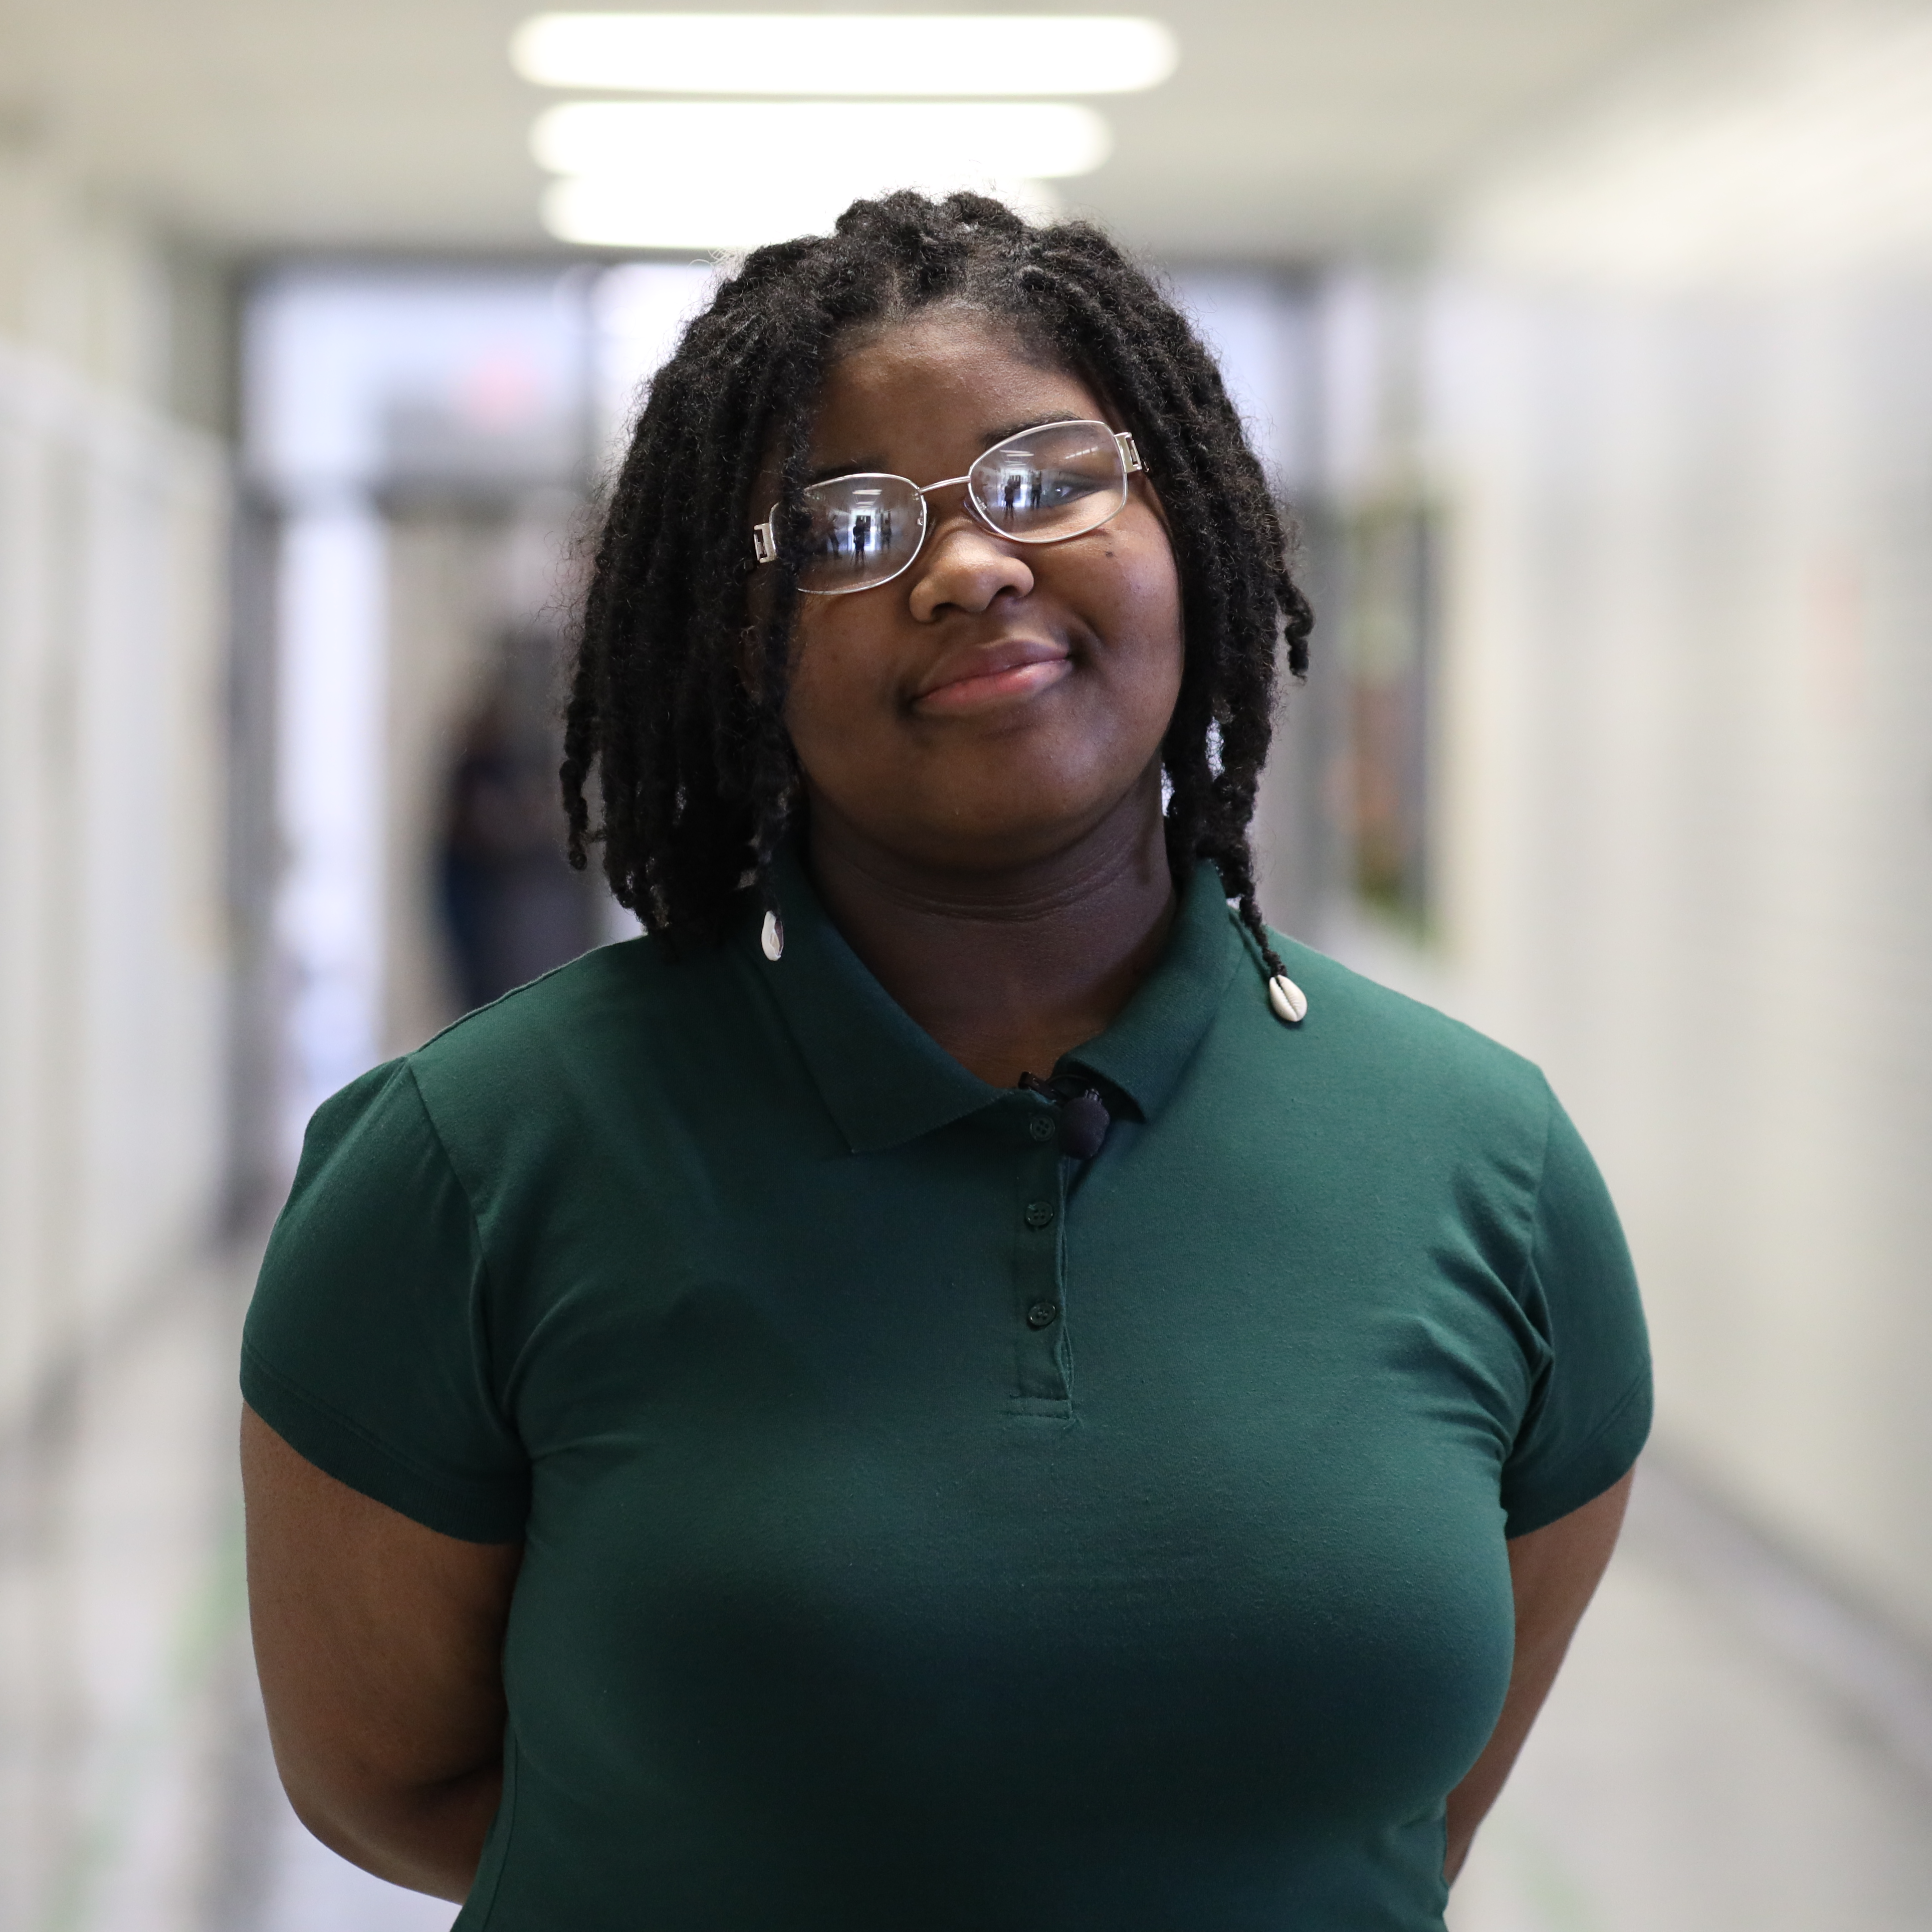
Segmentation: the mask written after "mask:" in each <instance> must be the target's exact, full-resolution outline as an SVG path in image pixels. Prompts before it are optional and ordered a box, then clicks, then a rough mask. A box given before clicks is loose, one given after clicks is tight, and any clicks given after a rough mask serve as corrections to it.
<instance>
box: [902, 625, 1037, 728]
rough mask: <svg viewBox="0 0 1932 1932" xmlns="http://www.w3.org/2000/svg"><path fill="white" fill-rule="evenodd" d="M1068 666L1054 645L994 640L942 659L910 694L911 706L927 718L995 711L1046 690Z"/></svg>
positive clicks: (1032, 641)
mask: <svg viewBox="0 0 1932 1932" xmlns="http://www.w3.org/2000/svg"><path fill="white" fill-rule="evenodd" d="M1072 672H1073V658H1071V657H1070V655H1068V654H1067V652H1066V650H1065V649H1063V648H1062V647H1061V646H1058V645H1055V644H1049V643H1041V642H1038V641H1037V640H1028V641H1026V642H1018V641H1016V642H1014V643H1008V644H996V645H994V646H991V647H990V648H988V649H980V650H976V651H974V652H971V653H970V654H962V655H959V656H958V657H950V658H947V659H945V660H944V661H941V664H939V665H938V667H936V669H935V671H934V673H933V674H932V676H931V677H930V678H929V679H928V680H927V681H926V684H925V685H924V686H923V688H922V689H921V690H920V691H919V692H918V694H916V696H915V697H913V709H914V710H916V711H917V712H920V713H922V715H926V716H927V717H932V716H935V715H944V716H947V717H959V716H961V715H965V714H966V713H968V712H976V711H988V710H994V709H998V707H1000V706H1002V705H1007V704H1014V703H1022V702H1024V701H1025V700H1026V699H1028V698H1030V697H1035V696H1037V695H1038V694H1040V692H1042V691H1047V690H1050V689H1051V688H1052V687H1053V686H1054V685H1056V684H1058V683H1060V682H1061V681H1062V679H1064V678H1066V677H1067V676H1070V675H1071V673H1072Z"/></svg>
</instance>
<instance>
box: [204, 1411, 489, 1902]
mask: <svg viewBox="0 0 1932 1932" xmlns="http://www.w3.org/2000/svg"><path fill="white" fill-rule="evenodd" d="M242 1488H243V1491H244V1494H245V1497H246V1499H247V1505H248V1604H249V1612H250V1616H251V1619H252V1620H253V1622H254V1637H255V1661H256V1666H257V1670H259V1671H260V1676H261V1680H262V1697H263V1703H264V1705H265V1706H266V1709H267V1711H268V1716H269V1738H270V1740H271V1741H272V1743H273V1745H274V1746H275V1766H276V1769H277V1770H278V1771H279V1772H281V1779H282V1784H283V1785H284V1788H285V1789H286V1790H287V1793H288V1794H289V1802H290V1803H291V1804H292V1805H293V1806H294V1807H295V1810H296V1816H297V1817H299V1818H300V1819H301V1820H302V1823H304V1824H305V1825H306V1826H308V1829H310V1830H311V1832H314V1834H315V1835H316V1836H317V1838H320V1840H321V1841H322V1842H323V1843H324V1844H326V1845H327V1846H329V1849H331V1850H332V1851H335V1852H339V1853H340V1854H341V1855H342V1856H343V1857H344V1858H347V1859H349V1860H350V1861H351V1862H352V1863H353V1864H358V1865H360V1866H361V1867H362V1868H363V1869H364V1870H365V1871H371V1872H374V1873H375V1874H376V1875H377V1876H378V1877H380V1878H385V1879H389V1880H390V1881H391V1882H392V1883H395V1884H397V1885H408V1886H410V1887H412V1888H414V1889H415V1890H416V1891H427V1892H431V1893H433V1894H435V1896H437V1897H439V1898H448V1899H460V1898H462V1897H463V1895H464V1894H466V1892H467V1891H469V1886H470V1883H471V1881H472V1879H474V1878H475V1875H476V1863H477V1860H478V1858H479V1857H480V1856H481V1853H482V1849H483V1840H484V1835H485V1834H486V1833H487V1831H488V1830H489V1828H490V1820H491V1818H492V1817H494V1815H495V1814H496V1802H497V1799H498V1796H499V1793H500V1792H501V1790H502V1778H503V1771H502V1742H503V1721H504V1703H503V1686H502V1668H501V1657H502V1643H503V1628H504V1625H505V1621H506V1619H507V1618H508V1615H509V1607H510V1592H511V1589H512V1588H513V1586H514V1584H515V1582H516V1577H517V1564H518V1562H519V1561H520V1559H521V1557H522V1554H523V1550H522V1546H521V1545H520V1544H478V1543H464V1542H462V1541H459V1540H458V1538H455V1537H451V1536H443V1535H438V1534H437V1532H435V1531H434V1530H431V1529H424V1528H423V1527H422V1525H421V1524H419V1523H413V1522H412V1521H411V1520H410V1519H409V1518H408V1517H405V1516H401V1515H398V1514H397V1512H396V1511H394V1510H392V1509H389V1508H386V1506H385V1505H383V1504H381V1503H379V1502H372V1501H371V1499H369V1498H368V1497H367V1496H363V1495H361V1494H360V1493H359V1492H357V1491H356V1490H352V1489H350V1488H349V1487H347V1484H342V1483H339V1482H338V1481H336V1480H335V1478H334V1477H332V1476H327V1475H323V1472H322V1471H321V1470H320V1469H317V1468H316V1467H315V1466H314V1464H313V1463H308V1462H307V1461H305V1460H304V1459H303V1458H302V1457H300V1456H299V1455H298V1454H296V1451H294V1450H293V1449H291V1448H290V1447H289V1445H287V1443H286V1442H284V1441H283V1440H282V1439H281V1437H280V1436H278V1435H276V1434H275V1432H274V1431H273V1430H271V1429H270V1428H269V1426H268V1424H266V1423H265V1422H263V1421H262V1419H261V1418H260V1416H258V1415H256V1414H255V1412H254V1411H253V1410H252V1409H244V1410H243V1411H242Z"/></svg>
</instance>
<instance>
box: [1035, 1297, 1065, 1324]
mask: <svg viewBox="0 0 1932 1932" xmlns="http://www.w3.org/2000/svg"><path fill="white" fill-rule="evenodd" d="M1059 1319H1060V1304H1059V1303H1058V1302H1057V1301H1036V1302H1035V1303H1034V1305H1033V1306H1032V1307H1031V1308H1029V1309H1028V1310H1027V1326H1028V1328H1052V1326H1053V1325H1054V1324H1055V1322H1058V1320H1059Z"/></svg>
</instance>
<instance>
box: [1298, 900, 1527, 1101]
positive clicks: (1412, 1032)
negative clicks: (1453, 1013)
mask: <svg viewBox="0 0 1932 1932" xmlns="http://www.w3.org/2000/svg"><path fill="white" fill-rule="evenodd" d="M1271 938H1273V939H1274V944H1275V949H1276V950H1277V952H1278V953H1280V955H1281V958H1282V962H1283V965H1285V966H1286V968H1288V971H1289V977H1291V978H1292V980H1295V983H1296V984H1297V985H1298V986H1300V987H1301V989H1302V991H1303V992H1304V993H1305V994H1306V995H1307V997H1308V1016H1307V1019H1305V1020H1304V1021H1303V1022H1302V1023H1301V1026H1300V1027H1298V1028H1296V1029H1295V1032H1296V1033H1297V1034H1298V1035H1299V1036H1301V1037H1302V1038H1303V1039H1304V1040H1305V1041H1306V1043H1307V1049H1308V1050H1309V1051H1308V1057H1309V1058H1310V1059H1313V1060H1315V1061H1318V1062H1319V1063H1320V1064H1322V1065H1323V1066H1324V1067H1331V1068H1332V1069H1333V1070H1334V1072H1335V1073H1337V1074H1338V1075H1340V1076H1343V1077H1346V1078H1349V1079H1353V1080H1355V1081H1358V1082H1361V1083H1362V1085H1363V1086H1364V1088H1365V1089H1366V1091H1369V1092H1370V1093H1376V1094H1385V1095H1387V1096H1388V1097H1391V1098H1394V1097H1405V1096H1406V1097H1418V1098H1419V1097H1421V1096H1423V1095H1425V1094H1433V1095H1436V1096H1438V1097H1440V1098H1442V1100H1445V1101H1448V1102H1449V1103H1453V1104H1454V1105H1455V1106H1457V1107H1458V1108H1460V1109H1479V1110H1482V1111H1484V1112H1488V1111H1490V1110H1495V1111H1498V1112H1502V1113H1505V1114H1509V1115H1516V1116H1518V1117H1520V1118H1525V1119H1526V1120H1528V1121H1534V1122H1535V1123H1537V1124H1539V1125H1547V1123H1548V1121H1549V1120H1550V1117H1551V1115H1552V1114H1553V1111H1554V1110H1555V1106H1556V1102H1555V1097H1554V1096H1553V1094H1551V1092H1550V1085H1549V1083H1548V1082H1547V1081H1546V1080H1545V1079H1544V1076H1543V1071H1542V1070H1541V1068H1540V1067H1538V1066H1537V1065H1536V1064H1535V1062H1534V1061H1529V1060H1526V1059H1525V1058H1523V1055H1521V1054H1520V1053H1516V1052H1512V1051H1511V1049H1509V1048H1508V1047H1506V1046H1502V1044H1501V1043H1499V1042H1498V1041H1496V1040H1492V1039H1490V1037H1489V1036H1488V1035H1487V1034H1481V1033H1478V1031H1476V1029H1475V1028H1474V1027H1472V1026H1468V1025H1465V1024H1464V1023H1463V1022H1462V1021H1460V1020H1457V1019H1451V1017H1450V1016H1448V1014H1447V1013H1442V1012H1439V1011H1438V1010H1437V1009H1436V1008H1435V1007H1430V1006H1426V1005H1424V1004H1423V1002H1422V1001H1420V1000H1413V999H1411V998H1409V997H1408V996H1407V995H1406V994H1403V993H1398V992H1395V991H1394V989H1392V988H1391V987H1388V986H1383V985H1382V984H1381V983H1379V981H1377V980H1371V979H1369V978H1367V977H1366V976H1364V974H1360V973H1358V972H1355V971H1353V970H1352V969H1351V968H1349V967H1347V966H1345V965H1343V964H1342V963H1341V962H1340V960H1337V959H1331V958H1329V957H1328V955H1327V954H1325V953H1318V952H1316V950H1314V948H1313V947H1309V946H1304V945H1302V944H1300V942H1298V941H1295V940H1293V939H1290V938H1287V937H1286V935H1282V934H1280V933H1271Z"/></svg>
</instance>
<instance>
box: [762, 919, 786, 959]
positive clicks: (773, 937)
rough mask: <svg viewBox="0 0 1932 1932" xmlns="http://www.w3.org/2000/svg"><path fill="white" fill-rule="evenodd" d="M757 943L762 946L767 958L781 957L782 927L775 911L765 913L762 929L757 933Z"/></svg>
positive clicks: (782, 952) (782, 950) (782, 945)
mask: <svg viewBox="0 0 1932 1932" xmlns="http://www.w3.org/2000/svg"><path fill="white" fill-rule="evenodd" d="M758 944H760V946H761V947H763V948H764V953H765V957H766V959H782V958H783V957H784V926H782V925H781V923H780V922H779V920H778V914H777V913H775V912H768V913H766V915H765V926H764V930H763V932H760V934H759V935H758Z"/></svg>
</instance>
